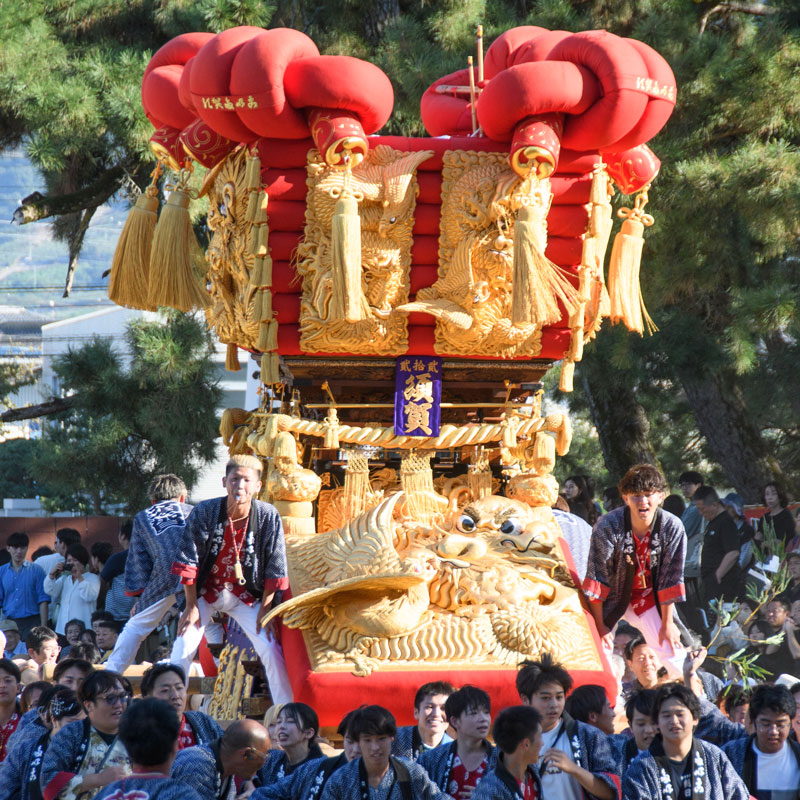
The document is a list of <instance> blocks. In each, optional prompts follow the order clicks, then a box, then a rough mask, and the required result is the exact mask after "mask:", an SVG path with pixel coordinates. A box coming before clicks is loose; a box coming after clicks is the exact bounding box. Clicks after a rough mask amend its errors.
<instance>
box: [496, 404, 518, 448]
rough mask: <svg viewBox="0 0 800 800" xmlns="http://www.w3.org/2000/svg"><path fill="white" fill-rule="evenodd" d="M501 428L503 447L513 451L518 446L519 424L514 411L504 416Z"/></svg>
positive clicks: (507, 412)
mask: <svg viewBox="0 0 800 800" xmlns="http://www.w3.org/2000/svg"><path fill="white" fill-rule="evenodd" d="M500 427H501V429H502V436H501V439H500V444H501V446H502V447H507V448H508V449H509V450H513V449H514V448H515V447H516V446H517V422H516V419H515V417H514V414H513V412H512V411H506V412H505V413H504V414H503V419H502V420H501V422H500Z"/></svg>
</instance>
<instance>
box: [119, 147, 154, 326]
mask: <svg viewBox="0 0 800 800" xmlns="http://www.w3.org/2000/svg"><path fill="white" fill-rule="evenodd" d="M161 171H162V165H161V162H158V163H157V164H156V167H155V169H154V170H153V171H152V173H151V174H150V177H151V181H150V185H149V186H148V187H147V188H146V189H145V190H144V191H143V192H142V193H141V194H140V195H139V197H138V198H137V199H136V205H134V207H133V208H132V209H131V210H130V213H129V214H128V218H127V219H126V220H125V226H124V227H123V229H122V233H121V234H120V237H119V241H118V242H117V247H116V249H115V250H114V258H113V259H112V260H111V275H110V277H109V280H108V296H109V298H110V299H111V300H112V301H113V302H115V303H116V304H117V305H118V306H127V307H128V308H140V309H143V310H144V311H152V310H153V309H154V308H155V306H154V305H153V304H152V303H150V302H148V300H147V292H148V282H149V278H150V251H151V249H152V246H153V233H154V231H155V229H156V220H157V219H158V178H159V176H160V175H161Z"/></svg>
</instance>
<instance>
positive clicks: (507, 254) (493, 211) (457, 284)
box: [398, 150, 550, 358]
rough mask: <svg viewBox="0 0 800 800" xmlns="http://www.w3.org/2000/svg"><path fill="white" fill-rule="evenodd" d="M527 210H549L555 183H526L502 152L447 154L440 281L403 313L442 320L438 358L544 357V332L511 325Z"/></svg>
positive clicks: (532, 178) (531, 326)
mask: <svg viewBox="0 0 800 800" xmlns="http://www.w3.org/2000/svg"><path fill="white" fill-rule="evenodd" d="M523 203H526V204H532V205H534V206H542V207H543V208H545V209H546V208H547V207H548V205H549V203H550V183H549V181H547V180H538V179H537V178H536V176H535V175H529V176H528V177H527V178H525V179H524V180H520V178H519V177H518V176H517V175H516V174H515V173H514V171H513V170H512V169H510V168H509V165H508V158H507V157H506V156H505V155H503V154H502V153H482V152H473V151H461V150H457V151H448V152H447V153H445V155H444V166H443V168H442V216H441V232H440V236H439V277H438V280H437V281H436V283H434V284H433V285H432V286H429V287H426V288H424V289H421V290H420V291H419V292H417V295H416V298H415V300H414V302H411V303H406V304H404V305H402V306H400V307H399V309H398V310H400V311H403V312H411V311H421V312H423V313H426V314H431V315H432V316H434V317H436V344H435V347H436V352H437V353H442V354H447V355H485V356H492V357H494V358H498V357H500V358H511V357H515V356H536V355H538V354H539V351H540V350H541V335H542V331H541V328H540V327H538V326H537V325H535V324H532V323H526V324H520V325H514V324H513V323H512V322H511V319H510V317H511V299H512V298H511V284H512V274H513V263H514V254H513V235H514V219H515V215H516V212H517V211H518V210H519V208H520V207H521V206H522V205H523ZM543 216H544V215H543Z"/></svg>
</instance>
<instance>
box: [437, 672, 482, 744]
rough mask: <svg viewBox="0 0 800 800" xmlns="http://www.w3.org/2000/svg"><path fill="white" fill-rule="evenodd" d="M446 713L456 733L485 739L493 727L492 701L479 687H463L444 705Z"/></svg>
mask: <svg viewBox="0 0 800 800" xmlns="http://www.w3.org/2000/svg"><path fill="white" fill-rule="evenodd" d="M444 713H445V714H446V715H447V721H448V722H449V723H450V725H451V727H452V728H453V730H454V731H456V733H458V734H459V735H461V736H474V737H476V738H480V739H484V738H485V737H486V736H487V735H488V733H489V730H490V728H491V725H492V701H491V698H490V697H489V695H488V694H487V693H486V692H485V691H484V690H483V689H479V688H478V687H477V686H470V685H469V684H467V685H466V686H462V687H461V688H460V689H459V690H458V691H457V692H453V694H451V695H450V697H448V698H447V700H446V701H445V704H444Z"/></svg>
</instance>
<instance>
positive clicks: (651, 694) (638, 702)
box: [625, 689, 656, 725]
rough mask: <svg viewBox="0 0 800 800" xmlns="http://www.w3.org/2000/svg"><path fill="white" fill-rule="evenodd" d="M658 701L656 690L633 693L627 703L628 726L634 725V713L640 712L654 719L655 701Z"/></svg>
mask: <svg viewBox="0 0 800 800" xmlns="http://www.w3.org/2000/svg"><path fill="white" fill-rule="evenodd" d="M655 699H656V689H640V690H639V691H638V692H633V693H632V694H631V696H630V697H629V698H628V699H627V700H626V701H625V716H626V717H627V719H628V724H629V725H630V724H632V723H633V712H634V711H638V712H639V713H640V714H644V715H645V716H646V717H650V718H651V719H652V718H653V700H655Z"/></svg>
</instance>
